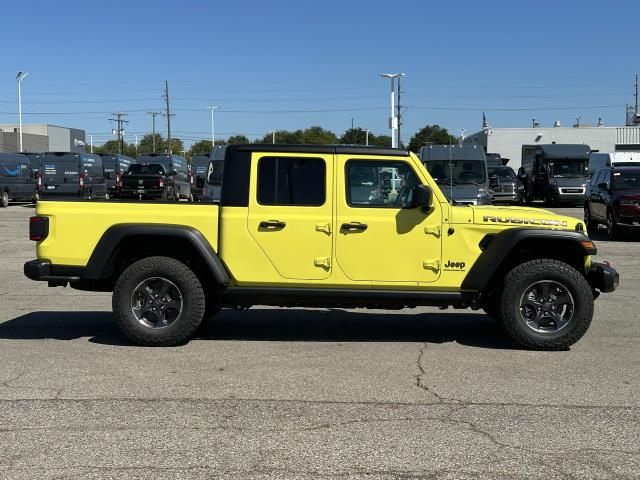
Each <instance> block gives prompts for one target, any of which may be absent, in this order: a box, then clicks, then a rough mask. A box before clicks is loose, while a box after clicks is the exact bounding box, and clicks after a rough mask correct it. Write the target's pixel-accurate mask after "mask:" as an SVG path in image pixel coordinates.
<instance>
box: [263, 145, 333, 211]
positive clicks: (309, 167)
mask: <svg viewBox="0 0 640 480" xmlns="http://www.w3.org/2000/svg"><path fill="white" fill-rule="evenodd" d="M325 178H326V165H325V162H324V160H323V159H321V158H306V157H305V158H295V157H262V158H261V159H260V161H259V162H258V203H259V204H261V205H291V206H305V207H319V206H320V205H324V203H325V196H326V192H325V184H326V181H325Z"/></svg>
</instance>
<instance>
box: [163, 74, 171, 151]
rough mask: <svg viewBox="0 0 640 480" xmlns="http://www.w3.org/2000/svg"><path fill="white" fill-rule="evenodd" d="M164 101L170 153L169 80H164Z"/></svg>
mask: <svg viewBox="0 0 640 480" xmlns="http://www.w3.org/2000/svg"><path fill="white" fill-rule="evenodd" d="M163 97H164V101H165V104H166V109H165V113H163V116H164V117H167V153H168V154H169V155H171V117H172V116H173V114H172V113H171V109H170V108H169V82H168V81H167V80H165V81H164V95H163Z"/></svg>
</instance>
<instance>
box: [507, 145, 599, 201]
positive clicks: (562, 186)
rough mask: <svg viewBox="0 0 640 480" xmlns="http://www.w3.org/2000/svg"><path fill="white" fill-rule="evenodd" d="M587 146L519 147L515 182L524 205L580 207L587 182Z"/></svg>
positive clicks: (588, 151) (589, 151) (588, 149)
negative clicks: (539, 202) (518, 183)
mask: <svg viewBox="0 0 640 480" xmlns="http://www.w3.org/2000/svg"><path fill="white" fill-rule="evenodd" d="M590 153H591V148H590V147H589V145H582V144H562V145H561V144H555V143H553V144H548V145H523V146H522V166H521V167H520V169H519V170H518V179H519V180H520V181H521V182H522V184H523V185H524V197H525V198H524V199H525V201H526V202H532V201H534V200H544V202H545V205H547V206H553V205H556V204H559V203H574V204H579V205H582V204H583V203H584V195H585V192H586V189H587V184H588V183H589V172H588V169H587V164H588V163H589V154H590Z"/></svg>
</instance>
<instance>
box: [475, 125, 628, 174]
mask: <svg viewBox="0 0 640 480" xmlns="http://www.w3.org/2000/svg"><path fill="white" fill-rule="evenodd" d="M553 142H555V143H565V144H566V143H579V144H585V145H589V147H591V149H592V150H598V151H600V152H613V151H615V149H616V144H640V128H638V127H626V128H625V127H584V128H582V127H581V128H566V127H557V128H553V127H551V128H490V129H488V130H482V131H480V132H477V133H474V134H471V135H469V136H468V137H466V138H465V140H464V142H463V143H464V144H469V145H474V144H476V145H482V146H483V147H485V148H486V151H487V152H490V153H499V154H500V155H502V156H503V157H506V158H510V159H511V161H510V162H509V166H510V167H512V168H513V169H514V170H517V169H518V168H519V167H520V165H521V157H522V145H535V144H540V145H543V144H548V143H553Z"/></svg>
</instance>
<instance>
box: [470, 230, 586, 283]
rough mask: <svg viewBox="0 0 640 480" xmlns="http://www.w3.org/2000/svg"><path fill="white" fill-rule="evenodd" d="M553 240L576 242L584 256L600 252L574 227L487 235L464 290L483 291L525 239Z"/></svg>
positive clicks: (512, 231) (482, 241) (559, 242)
mask: <svg viewBox="0 0 640 480" xmlns="http://www.w3.org/2000/svg"><path fill="white" fill-rule="evenodd" d="M543 239H544V240H551V241H552V242H553V241H555V242H558V245H560V244H561V242H571V243H574V244H577V245H578V246H579V248H580V249H581V250H582V251H583V252H584V254H585V256H587V255H595V254H596V253H597V249H596V246H595V245H594V243H593V242H592V241H591V240H590V239H589V238H588V237H587V236H585V235H584V234H583V233H582V232H579V231H572V230H551V229H544V228H509V229H505V230H503V231H501V232H499V233H496V234H488V235H486V236H485V237H484V238H483V239H482V240H481V241H480V249H481V250H482V253H481V254H480V256H479V257H478V259H477V260H476V261H475V263H474V264H473V266H472V267H471V269H470V270H469V272H468V273H467V275H466V276H465V278H464V280H463V281H462V285H461V288H462V290H463V291H474V292H480V291H482V290H484V288H485V286H486V285H487V283H488V282H489V281H490V280H491V277H492V276H493V274H494V273H496V271H497V270H498V268H500V266H501V265H502V262H503V261H504V260H505V259H506V258H507V257H508V256H509V254H510V253H511V252H512V251H513V249H514V248H516V247H517V246H518V244H520V243H522V242H523V241H525V240H543Z"/></svg>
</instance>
